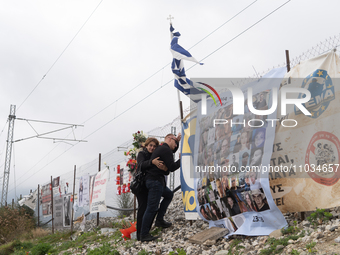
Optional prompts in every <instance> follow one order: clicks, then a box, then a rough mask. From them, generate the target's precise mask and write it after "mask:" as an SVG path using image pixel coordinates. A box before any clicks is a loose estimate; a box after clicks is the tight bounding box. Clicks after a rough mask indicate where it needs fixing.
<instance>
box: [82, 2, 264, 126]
mask: <svg viewBox="0 0 340 255" xmlns="http://www.w3.org/2000/svg"><path fill="white" fill-rule="evenodd" d="M257 1H258V0H255V1H254V2H252V3H250V4H249V5H247V6H246V7H245V8H243V9H242V10H241V11H239V12H238V13H237V14H235V15H234V16H232V17H231V18H230V19H228V20H227V21H226V22H224V23H223V24H222V25H220V26H219V27H217V28H216V29H214V30H213V31H212V32H210V33H209V34H208V35H206V36H205V37H203V38H202V39H201V40H199V41H198V42H197V43H195V44H194V45H193V46H191V47H190V48H189V50H191V49H192V48H194V47H195V46H197V45H198V44H199V43H201V42H203V41H204V40H205V39H207V38H208V37H209V36H211V35H212V34H213V33H215V32H216V31H218V30H219V29H221V28H222V27H223V26H224V25H226V24H227V23H229V22H230V21H232V20H233V19H235V18H236V17H237V16H238V15H240V14H241V13H242V12H244V11H245V10H247V9H248V8H249V7H250V6H251V5H253V4H254V3H255V2H257ZM170 64H171V62H169V63H167V64H166V65H164V66H163V67H161V68H160V69H159V70H157V71H156V72H155V73H153V74H152V75H150V76H149V77H147V78H146V79H145V80H143V81H142V82H140V83H139V84H137V85H136V86H135V87H133V88H132V89H130V90H129V91H128V92H126V93H124V94H123V95H122V96H120V97H119V98H117V99H116V100H115V101H113V102H111V103H110V104H109V105H107V106H105V107H104V108H103V109H101V110H100V111H98V112H97V113H95V114H94V115H92V116H91V117H90V118H88V119H87V120H85V121H84V122H83V123H82V124H84V123H86V122H87V121H89V120H91V119H93V118H94V117H95V116H97V115H98V114H100V113H101V112H103V111H104V110H106V109H107V108H109V107H110V106H111V105H113V104H114V103H117V102H118V101H119V100H121V99H122V98H124V97H125V96H127V95H128V94H130V93H131V92H132V91H134V90H135V89H136V88H138V87H140V86H141V85H143V84H144V83H145V82H147V81H148V80H150V79H151V78H152V77H154V76H155V75H156V74H158V73H159V72H161V71H163V70H164V68H165V67H167V66H169V65H170Z"/></svg>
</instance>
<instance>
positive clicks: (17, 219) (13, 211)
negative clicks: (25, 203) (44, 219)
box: [0, 206, 35, 245]
mask: <svg viewBox="0 0 340 255" xmlns="http://www.w3.org/2000/svg"><path fill="white" fill-rule="evenodd" d="M33 213H34V212H33V211H32V210H31V209H29V208H28V207H21V206H15V207H13V208H12V207H8V206H5V207H1V208H0V228H1V231H0V245H1V244H5V243H8V242H10V241H12V240H15V239H19V238H24V236H23V233H25V235H27V234H28V233H29V234H30V235H31V233H32V231H33V230H34V229H35V219H34V217H33Z"/></svg>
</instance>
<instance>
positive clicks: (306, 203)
mask: <svg viewBox="0 0 340 255" xmlns="http://www.w3.org/2000/svg"><path fill="white" fill-rule="evenodd" d="M339 77H340V60H339V57H338V55H337V54H336V53H335V52H334V51H331V52H330V53H327V54H324V55H321V56H318V57H316V58H313V59H310V60H307V61H304V62H302V63H300V64H299V65H297V66H295V67H294V68H293V69H292V70H291V71H290V72H289V73H287V75H286V76H285V81H284V84H283V85H284V86H283V88H284V87H295V88H305V89H308V90H309V91H310V94H311V99H310V100H309V101H308V102H307V103H305V104H303V105H304V107H305V108H306V109H307V110H308V111H309V112H310V113H311V115H310V116H306V115H305V114H303V113H302V112H301V110H300V109H299V108H296V107H293V106H290V107H287V114H286V115H285V116H283V117H282V118H281V121H283V120H287V119H293V120H295V121H296V126H295V127H284V126H283V125H278V126H277V128H276V137H275V142H274V147H273V149H274V150H273V155H272V158H271V165H272V166H282V167H286V169H288V171H278V172H273V173H271V174H270V176H269V178H270V186H271V191H272V195H273V198H274V199H275V202H276V205H277V206H278V207H279V208H280V210H281V211H282V212H288V211H289V212H301V211H312V210H315V208H331V207H336V206H340V197H339V192H340V182H339V177H340V169H339V158H340V129H339V120H340V104H339V98H340V84H339ZM303 97H305V96H304V95H302V94H296V96H295V98H303ZM279 105H280V104H279ZM278 111H280V107H278Z"/></svg>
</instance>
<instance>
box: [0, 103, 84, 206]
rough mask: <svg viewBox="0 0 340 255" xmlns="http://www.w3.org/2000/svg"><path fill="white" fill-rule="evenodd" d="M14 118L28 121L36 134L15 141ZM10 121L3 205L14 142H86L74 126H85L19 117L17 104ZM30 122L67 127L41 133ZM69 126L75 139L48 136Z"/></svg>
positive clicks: (5, 201) (3, 203) (13, 107)
mask: <svg viewBox="0 0 340 255" xmlns="http://www.w3.org/2000/svg"><path fill="white" fill-rule="evenodd" d="M14 120H24V121H26V122H28V124H29V125H30V126H31V127H32V129H33V130H34V131H35V132H36V135H34V136H30V137H26V138H22V139H19V140H16V141H13V132H14ZM8 122H9V123H8V136H7V148H6V159H5V170H4V177H3V179H4V180H3V185H2V194H1V206H4V205H5V204H6V203H7V193H8V183H9V173H10V166H11V154H12V144H13V143H15V142H19V141H24V140H27V139H31V138H41V139H51V140H53V141H54V142H56V141H71V142H86V141H84V140H77V139H76V137H75V134H74V132H73V129H74V128H76V127H83V125H77V124H68V123H60V122H51V121H41V120H29V119H22V118H17V117H16V116H15V105H11V109H10V113H9V116H8ZM30 122H40V123H46V124H58V125H65V126H66V127H63V128H59V129H56V130H53V131H49V132H45V133H40V134H39V133H38V132H37V131H36V130H35V129H34V128H33V126H32V125H31V124H30ZM69 128H71V129H72V132H73V139H66V138H58V137H46V135H50V134H52V133H56V132H59V131H62V130H66V129H69Z"/></svg>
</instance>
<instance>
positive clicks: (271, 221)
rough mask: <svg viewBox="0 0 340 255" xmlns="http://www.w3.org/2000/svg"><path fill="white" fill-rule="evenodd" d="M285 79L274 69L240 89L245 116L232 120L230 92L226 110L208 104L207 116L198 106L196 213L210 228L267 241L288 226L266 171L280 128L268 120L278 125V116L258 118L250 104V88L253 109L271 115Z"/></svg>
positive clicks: (225, 98)
mask: <svg viewBox="0 0 340 255" xmlns="http://www.w3.org/2000/svg"><path fill="white" fill-rule="evenodd" d="M284 74H285V69H284V68H280V69H274V70H272V71H271V72H269V73H268V74H267V75H265V76H264V77H263V78H261V79H259V80H257V81H255V82H252V83H248V84H246V85H245V86H243V87H241V88H239V90H240V94H241V96H242V94H243V97H244V98H245V100H244V102H243V101H242V105H244V114H238V115H234V114H233V112H234V111H233V110H234V109H233V107H235V101H236V100H235V99H236V98H235V96H234V100H231V99H232V98H233V97H232V94H231V92H230V91H228V92H225V93H223V94H221V98H222V100H221V101H222V103H223V105H222V106H221V105H220V104H214V102H213V100H211V99H210V100H207V104H206V106H207V108H206V114H205V115H204V114H203V115H202V113H201V111H200V110H201V108H202V107H203V105H202V102H200V103H199V104H198V113H197V122H196V136H195V154H194V155H195V156H194V162H195V163H194V174H195V191H196V197H197V211H198V212H199V214H200V216H201V217H202V218H203V219H205V220H207V221H209V226H210V227H213V226H216V227H224V228H228V229H229V231H230V234H240V235H268V234H269V233H271V232H272V231H274V230H276V229H280V228H282V227H284V226H285V225H287V222H286V220H285V219H284V217H283V215H282V213H281V212H280V210H279V209H278V208H277V206H276V205H275V203H274V201H273V198H272V196H271V192H270V187H269V180H268V172H266V171H262V169H263V167H264V166H269V163H270V159H271V154H272V148H273V142H274V137H275V124H273V123H272V122H271V121H268V120H270V119H275V117H276V111H273V112H272V113H271V114H269V115H256V114H254V113H253V112H254V110H253V111H251V110H250V108H248V103H247V92H248V88H251V89H252V98H251V102H252V104H253V106H254V107H253V108H255V109H256V110H267V109H272V103H273V97H275V96H274V95H273V90H272V89H273V88H275V89H278V88H279V86H280V84H281V81H282V78H283V76H284ZM275 78H276V79H275ZM277 78H280V79H277ZM193 80H196V81H201V82H203V84H209V85H210V86H212V87H214V88H216V87H218V86H219V84H221V85H223V84H227V83H230V80H229V79H204V81H202V79H193ZM238 96H239V95H238ZM240 99H242V98H237V100H240ZM248 100H249V99H248ZM232 102H234V104H233V103H232ZM202 111H203V110H202ZM197 134H199V135H197Z"/></svg>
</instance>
